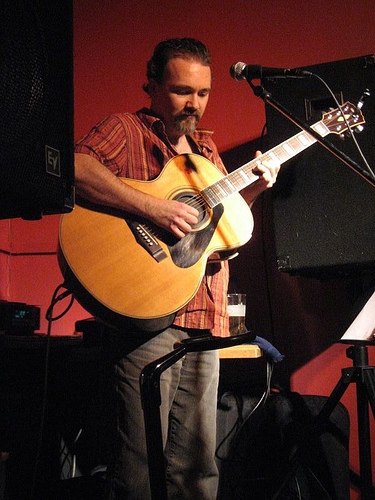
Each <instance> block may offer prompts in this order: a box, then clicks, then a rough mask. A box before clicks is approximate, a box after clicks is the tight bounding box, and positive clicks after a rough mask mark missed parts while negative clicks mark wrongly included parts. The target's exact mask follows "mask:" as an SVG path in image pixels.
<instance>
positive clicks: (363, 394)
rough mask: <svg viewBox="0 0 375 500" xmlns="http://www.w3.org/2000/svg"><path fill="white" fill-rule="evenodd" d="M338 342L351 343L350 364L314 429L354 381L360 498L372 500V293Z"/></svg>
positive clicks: (374, 410)
mask: <svg viewBox="0 0 375 500" xmlns="http://www.w3.org/2000/svg"><path fill="white" fill-rule="evenodd" d="M339 342H340V343H343V344H351V345H350V347H348V349H347V350H346V356H347V357H348V358H349V359H351V360H352V362H353V366H352V367H350V368H343V369H342V370H341V378H340V380H339V381H338V383H337V384H336V386H335V388H334V389H333V391H332V393H331V395H330V396H329V397H328V399H327V401H326V402H325V404H324V406H323V407H322V409H321V410H320V412H319V413H318V415H317V416H316V417H315V419H314V428H316V429H318V430H319V429H321V428H322V424H324V423H325V422H326V421H327V420H328V419H329V417H330V416H331V413H332V412H333V410H334V409H335V407H336V406H337V404H338V403H339V401H340V399H341V398H342V396H343V395H344V393H345V391H346V389H347V388H348V387H349V385H350V384H351V383H355V384H356V396H357V419H358V443H359V463H360V490H361V500H373V499H374V498H375V491H374V487H373V484H372V468H371V442H370V419H369V404H370V406H371V409H372V413H373V417H374V418H375V366H369V364H368V346H370V345H375V292H374V293H373V294H372V295H371V297H370V298H369V299H368V301H367V302H366V304H365V306H364V307H363V309H362V310H361V311H360V313H359V314H358V316H357V317H356V318H355V320H354V321H353V322H352V323H351V325H350V326H349V328H348V329H347V331H346V332H345V333H344V335H343V336H342V337H341V340H340V341H339ZM307 432H308V431H307ZM306 438H307V436H306ZM297 454H298V449H296V450H294V453H293V456H292V457H291V460H294V464H293V465H294V466H293V467H292V468H291V469H290V471H289V473H288V474H287V477H286V478H284V480H283V481H282V484H281V486H280V487H279V488H278V490H277V492H276V493H275V495H274V496H273V497H272V500H276V499H277V498H278V497H279V495H280V493H281V492H282V491H283V489H284V487H285V486H286V485H287V484H288V482H289V480H290V479H291V477H292V476H293V474H294V473H295V471H296V468H297V467H298V460H296V458H297Z"/></svg>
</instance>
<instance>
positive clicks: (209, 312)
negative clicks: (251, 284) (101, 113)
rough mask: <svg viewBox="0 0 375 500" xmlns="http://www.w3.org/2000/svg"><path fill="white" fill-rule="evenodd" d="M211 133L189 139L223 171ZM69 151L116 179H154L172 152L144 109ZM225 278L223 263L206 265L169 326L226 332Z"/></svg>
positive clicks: (110, 121)
mask: <svg viewBox="0 0 375 500" xmlns="http://www.w3.org/2000/svg"><path fill="white" fill-rule="evenodd" d="M211 136H212V132H211V131H209V130H202V129H197V130H196V131H195V132H194V133H193V134H192V136H191V137H192V139H193V140H194V141H195V143H196V144H197V146H198V148H199V150H200V151H201V153H202V155H204V156H205V157H206V158H207V159H209V160H210V161H211V162H212V163H214V164H215V165H216V166H217V167H218V168H219V169H220V170H221V171H222V172H223V173H226V170H225V167H224V165H223V162H222V160H221V158H220V156H219V153H218V151H217V147H216V145H215V143H214V141H213V140H212V137H211ZM75 151H76V152H77V153H84V154H89V155H91V156H93V157H95V158H96V159H97V160H99V161H100V162H101V163H102V164H103V165H104V166H105V167H107V168H108V169H109V170H111V171H112V172H113V173H114V174H115V175H117V176H119V177H127V178H131V179H137V180H152V179H155V178H156V177H157V176H158V175H159V174H160V172H161V170H162V168H163V167H164V165H165V164H166V163H167V162H168V161H169V160H170V159H171V158H173V156H175V155H176V154H177V151H176V150H175V149H174V148H173V146H172V145H171V144H170V142H169V140H168V137H167V135H166V133H165V129H164V124H163V122H162V121H161V120H160V119H159V118H156V117H155V116H153V115H152V114H151V112H150V111H149V110H147V109H142V110H140V111H138V112H137V113H120V114H116V115H111V116H109V117H108V118H106V119H104V120H103V121H102V122H100V123H99V124H98V125H96V126H95V127H93V129H92V130H91V131H90V132H89V133H88V134H87V135H86V136H85V137H83V138H82V139H81V140H80V141H78V143H77V144H76V148H75ZM228 281H229V270H228V264H227V263H226V262H219V263H212V264H211V263H209V264H208V265H207V269H206V273H205V275H204V277H203V280H202V283H201V285H200V287H199V290H198V292H197V294H196V295H195V296H194V298H193V299H192V300H191V301H190V302H189V303H188V304H187V306H185V307H184V309H183V310H181V311H179V313H178V314H177V316H176V318H175V321H174V325H176V326H180V327H183V328H197V329H202V330H210V331H211V332H212V333H213V334H214V335H218V336H228V335H229V333H228V332H229V325H228V314H227V290H228Z"/></svg>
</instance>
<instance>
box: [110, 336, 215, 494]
mask: <svg viewBox="0 0 375 500" xmlns="http://www.w3.org/2000/svg"><path fill="white" fill-rule="evenodd" d="M203 333H204V332H203ZM201 334H202V331H198V330H193V331H184V330H181V329H177V328H173V327H170V328H168V329H166V330H164V331H163V332H162V333H160V334H158V335H157V336H156V337H154V338H152V339H151V340H149V341H147V342H146V343H144V344H142V345H141V346H139V347H137V348H136V349H134V350H133V351H131V352H130V353H127V354H126V355H124V356H123V357H118V359H117V360H116V363H115V372H114V387H115V392H116V395H115V403H116V407H115V414H116V425H115V427H116V435H115V436H114V443H113V450H112V451H113V460H112V462H111V463H110V464H109V467H108V479H109V490H110V491H109V494H108V499H110V500H115V499H116V500H119V499H121V500H125V499H126V500H148V499H150V487H149V477H148V462H147V450H146V442H145V430H144V418H143V410H142V407H141V399H140V386H139V377H140V373H141V371H142V369H143V367H144V366H145V365H147V364H148V363H150V362H152V361H154V360H156V359H158V358H160V357H161V356H163V355H165V354H167V353H169V352H171V351H173V349H174V348H173V345H174V343H175V342H176V341H177V340H182V339H185V338H189V337H190V336H192V335H201ZM218 378H219V357H218V352H217V351H204V352H193V353H188V354H187V355H186V356H184V357H183V358H182V359H180V360H179V361H178V362H177V363H175V364H174V365H172V366H171V367H170V368H168V369H167V370H165V371H164V372H163V374H162V376H161V380H160V391H161V401H162V402H161V407H160V416H161V423H162V434H163V444H164V455H165V461H166V480H167V489H168V500H174V499H176V500H177V499H178V500H183V499H194V500H197V499H199V500H215V499H216V495H217V486H218V470H217V467H216V464H215V448H216V407H217V389H218Z"/></svg>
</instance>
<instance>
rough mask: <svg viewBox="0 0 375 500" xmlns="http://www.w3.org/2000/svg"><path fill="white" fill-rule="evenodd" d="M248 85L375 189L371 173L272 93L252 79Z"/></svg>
mask: <svg viewBox="0 0 375 500" xmlns="http://www.w3.org/2000/svg"><path fill="white" fill-rule="evenodd" d="M247 82H248V84H249V85H250V87H251V88H252V90H253V92H254V95H255V96H256V97H260V98H261V99H263V101H264V102H265V103H268V104H270V105H271V106H272V107H273V108H274V109H276V111H278V112H279V113H281V114H282V115H284V116H285V117H286V118H288V120H290V121H291V122H292V123H294V124H295V125H297V126H298V127H299V128H301V129H302V130H304V131H305V132H307V133H308V134H310V135H311V136H312V137H314V139H315V140H316V141H317V142H318V143H319V144H321V145H322V146H324V147H325V148H326V149H327V150H328V151H329V152H330V153H331V154H332V155H333V156H336V158H338V159H339V160H341V161H342V162H343V163H344V164H345V165H346V166H347V167H350V168H351V169H352V170H353V171H354V172H355V173H356V174H358V175H360V176H361V177H362V178H363V179H365V180H366V181H367V182H369V183H370V184H371V185H372V186H374V187H375V178H374V177H372V176H371V175H370V173H369V172H367V171H366V170H364V169H363V168H362V167H360V166H359V165H358V164H357V163H356V162H355V161H354V160H352V159H351V158H350V157H349V156H347V155H346V154H345V153H343V152H342V151H340V150H339V149H337V148H336V146H334V145H333V144H331V143H330V142H328V141H327V140H325V139H324V138H323V137H322V136H321V135H320V134H318V132H316V131H315V130H313V129H312V128H311V127H309V125H307V124H306V123H304V122H303V121H301V120H300V119H299V118H297V117H296V116H294V115H293V114H292V113H291V112H290V111H288V110H287V109H286V108H285V107H284V106H283V105H282V104H280V103H279V102H277V101H276V100H275V99H274V98H273V97H272V95H271V93H270V92H269V91H268V90H266V89H265V88H264V87H263V86H261V85H254V84H253V82H252V81H251V79H250V78H249V79H247Z"/></svg>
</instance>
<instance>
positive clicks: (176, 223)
mask: <svg viewBox="0 0 375 500" xmlns="http://www.w3.org/2000/svg"><path fill="white" fill-rule="evenodd" d="M148 205H149V206H148V208H149V210H148V218H149V219H150V220H152V222H154V223H155V224H156V225H158V226H160V227H162V228H164V229H166V230H167V231H169V232H171V233H172V234H174V235H175V236H177V237H178V238H183V237H184V236H185V234H187V233H190V232H191V231H192V229H193V228H192V226H194V225H195V224H197V223H198V216H199V212H198V210H196V209H195V208H194V207H191V206H190V205H187V204H186V203H181V202H179V201H175V200H162V199H159V198H152V199H150V200H149V201H148Z"/></svg>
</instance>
